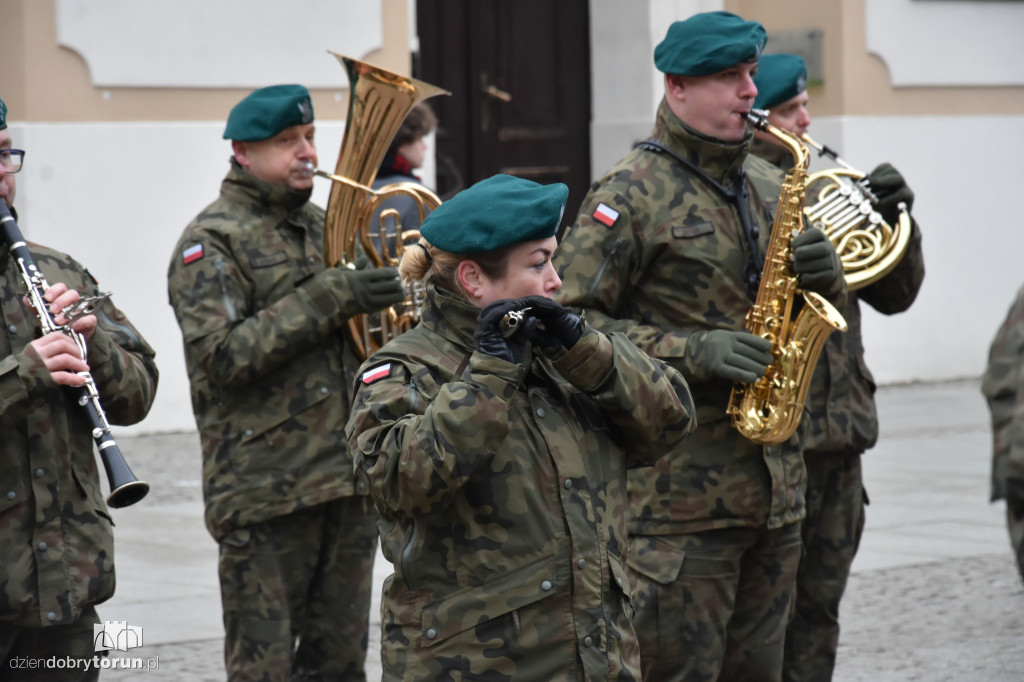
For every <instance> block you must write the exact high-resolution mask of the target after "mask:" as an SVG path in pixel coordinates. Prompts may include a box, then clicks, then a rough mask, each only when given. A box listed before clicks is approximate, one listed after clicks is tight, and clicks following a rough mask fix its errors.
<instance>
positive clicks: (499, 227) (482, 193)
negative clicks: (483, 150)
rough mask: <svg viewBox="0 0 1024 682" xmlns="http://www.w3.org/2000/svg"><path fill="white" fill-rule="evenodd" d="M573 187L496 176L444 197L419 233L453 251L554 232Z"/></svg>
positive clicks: (481, 248) (495, 246)
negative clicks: (445, 199) (449, 197)
mask: <svg viewBox="0 0 1024 682" xmlns="http://www.w3.org/2000/svg"><path fill="white" fill-rule="evenodd" d="M568 198H569V188H568V187H566V186H565V185H563V184H562V183H560V182H559V183H555V184H553V185H540V184H537V183H536V182H533V181H532V180H524V179H523V178H517V177H515V176H512V175H493V176H491V177H489V178H487V179H486V180H481V181H480V182H478V183H476V184H475V185H473V186H472V187H469V188H467V189H464V190H462V191H461V192H459V193H458V194H456V195H455V196H454V197H452V198H451V199H449V200H448V201H446V202H444V203H443V204H441V205H440V206H438V207H437V208H436V209H434V211H433V212H431V214H430V215H428V216H427V218H426V220H424V221H423V224H422V225H421V226H420V235H422V236H423V238H424V239H426V240H427V241H428V242H429V243H430V244H432V245H433V246H435V247H437V248H439V249H442V250H444V251H448V252H450V253H479V252H482V251H493V250H495V249H500V248H502V247H504V246H509V245H511V244H519V243H522V242H529V241H534V240H537V239H547V238H548V237H553V236H555V231H556V230H557V229H558V224H559V223H560V222H561V221H562V213H563V212H564V211H565V202H566V200H567V199H568Z"/></svg>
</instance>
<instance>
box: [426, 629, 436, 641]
mask: <svg viewBox="0 0 1024 682" xmlns="http://www.w3.org/2000/svg"><path fill="white" fill-rule="evenodd" d="M435 637H437V630H435V629H434V628H430V629H429V630H427V639H434V638H435Z"/></svg>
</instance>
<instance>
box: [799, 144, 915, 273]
mask: <svg viewBox="0 0 1024 682" xmlns="http://www.w3.org/2000/svg"><path fill="white" fill-rule="evenodd" d="M800 138H801V139H802V140H803V141H804V142H805V143H807V144H808V145H810V146H811V147H814V148H815V149H817V150H818V152H819V153H820V154H822V155H825V156H828V157H829V158H831V159H832V160H833V161H835V162H836V163H838V164H839V167H838V168H829V169H826V170H822V171H818V172H816V173H812V174H810V175H809V176H808V177H807V207H806V208H805V209H804V213H805V214H806V215H807V218H808V220H809V221H810V222H811V224H812V225H814V226H815V227H818V228H821V230H822V231H824V232H825V234H827V235H828V238H829V241H831V242H832V245H833V246H835V247H836V251H837V252H838V253H839V259H840V260H841V261H842V263H843V272H844V274H845V275H846V286H847V288H848V289H850V290H851V291H852V290H854V289H860V288H861V287H865V286H867V285H869V284H871V283H872V282H876V281H878V280H879V279H881V278H882V277H884V276H885V275H887V274H888V273H889V271H891V270H892V269H893V268H894V267H896V264H897V263H899V262H900V259H901V258H903V254H904V253H905V252H906V250H907V245H908V244H909V243H910V229H911V226H910V214H909V212H908V211H907V210H906V207H905V206H903V205H901V206H900V208H901V211H900V217H899V221H898V222H897V223H896V224H895V225H889V224H888V223H887V222H885V220H884V219H883V218H882V216H881V215H880V214H879V213H878V211H876V210H874V204H876V203H877V202H878V198H877V197H876V196H875V195H874V193H872V191H871V187H870V186H869V184H868V182H867V176H866V174H865V173H863V172H861V171H859V170H857V169H855V168H853V167H852V166H850V164H848V163H846V162H845V161H843V160H842V159H841V158H839V155H838V154H836V153H835V152H834V151H832V150H831V149H829V148H828V147H826V146H824V145H820V144H818V143H817V142H815V141H814V140H812V139H811V138H810V136H809V135H807V133H804V134H803V135H801V136H800Z"/></svg>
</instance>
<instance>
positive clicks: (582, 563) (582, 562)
mask: <svg viewBox="0 0 1024 682" xmlns="http://www.w3.org/2000/svg"><path fill="white" fill-rule="evenodd" d="M576 566H577V567H578V568H579V569H580V570H583V569H584V568H586V567H587V560H586V559H580V560H579V561H577V562H576Z"/></svg>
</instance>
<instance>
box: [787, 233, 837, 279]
mask: <svg viewBox="0 0 1024 682" xmlns="http://www.w3.org/2000/svg"><path fill="white" fill-rule="evenodd" d="M791 246H792V247H793V272H794V273H795V274H796V276H797V278H798V279H799V281H800V286H801V287H803V288H804V289H806V290H807V291H816V292H818V293H819V294H824V295H825V296H829V295H832V294H835V293H838V292H839V290H840V289H841V288H842V279H843V264H842V261H840V260H839V254H838V253H836V247H834V246H832V242H830V241H829V240H828V235H826V234H825V233H824V232H823V231H821V230H820V229H819V228H817V227H809V228H807V229H806V230H804V231H803V232H801V233H800V234H798V235H797V236H795V237H793V241H792V243H791Z"/></svg>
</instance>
